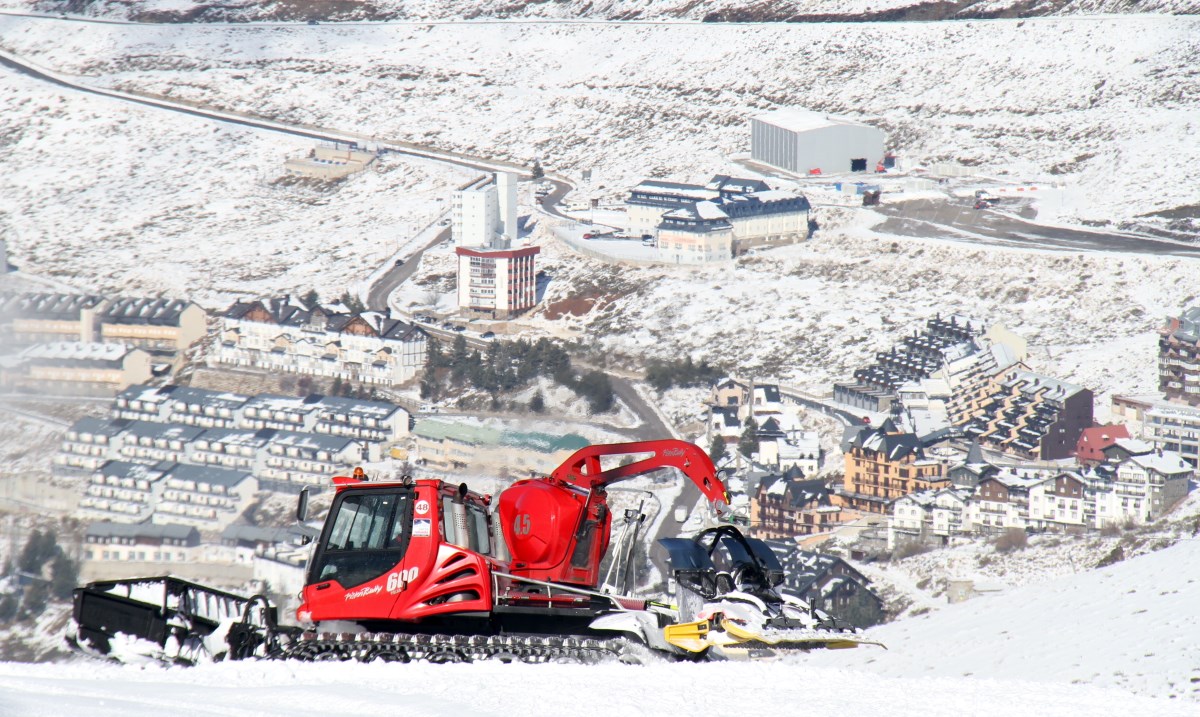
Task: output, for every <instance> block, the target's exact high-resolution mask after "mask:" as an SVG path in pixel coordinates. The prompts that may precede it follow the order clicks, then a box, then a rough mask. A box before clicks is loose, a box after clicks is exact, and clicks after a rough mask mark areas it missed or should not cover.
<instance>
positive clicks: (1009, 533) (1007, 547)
mask: <svg viewBox="0 0 1200 717" xmlns="http://www.w3.org/2000/svg"><path fill="white" fill-rule="evenodd" d="M1028 545H1029V536H1027V535H1026V534H1025V531H1024V530H1022V529H1020V528H1009V529H1008V530H1006V531H1004V533H1002V534H1001V535H1000V536H999V537H997V538H996V552H997V553H1010V552H1012V551H1014V550H1024V549H1025V548H1026V546H1028Z"/></svg>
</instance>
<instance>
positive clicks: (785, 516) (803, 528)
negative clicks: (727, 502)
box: [750, 468, 862, 539]
mask: <svg viewBox="0 0 1200 717" xmlns="http://www.w3.org/2000/svg"><path fill="white" fill-rule="evenodd" d="M861 515H862V513H861V512H860V511H856V510H850V509H847V508H846V506H845V501H843V500H842V499H841V497H840V496H838V495H837V494H836V493H835V492H834V491H833V490H832V489H831V488H830V487H829V486H828V485H827V484H826V482H825V481H824V480H820V479H813V480H805V479H804V475H803V474H802V473H801V472H800V471H799V469H795V468H793V469H791V470H789V471H787V472H785V473H784V474H783V475H771V476H766V477H764V478H762V479H761V480H759V481H758V486H757V488H756V489H755V491H754V492H753V493H752V494H751V496H750V533H751V535H753V536H754V537H756V538H764V539H775V538H793V537H796V536H807V535H817V534H820V533H828V532H829V531H831V530H832V529H833V528H835V527H836V526H838V525H841V524H843V523H847V522H849V521H852V520H855V519H856V518H859V517H861Z"/></svg>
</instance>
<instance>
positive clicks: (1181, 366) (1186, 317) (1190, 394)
mask: <svg viewBox="0 0 1200 717" xmlns="http://www.w3.org/2000/svg"><path fill="white" fill-rule="evenodd" d="M1158 333H1159V339H1158V389H1159V390H1160V391H1162V392H1163V393H1164V394H1166V397H1167V400H1168V401H1175V402H1178V403H1186V404H1188V405H1191V406H1200V306H1193V307H1192V308H1190V309H1187V310H1185V311H1184V312H1183V315H1182V316H1178V317H1175V316H1171V317H1168V318H1167V324H1166V326H1164V327H1163V328H1162V329H1160V330H1159V332H1158Z"/></svg>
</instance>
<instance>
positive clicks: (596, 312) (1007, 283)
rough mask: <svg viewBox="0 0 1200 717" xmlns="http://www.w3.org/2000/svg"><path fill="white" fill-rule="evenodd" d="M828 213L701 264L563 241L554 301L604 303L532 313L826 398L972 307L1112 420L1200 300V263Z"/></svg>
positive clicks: (609, 340)
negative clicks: (962, 239)
mask: <svg viewBox="0 0 1200 717" xmlns="http://www.w3.org/2000/svg"><path fill="white" fill-rule="evenodd" d="M818 211H819V213H820V214H821V217H822V222H823V226H824V227H825V228H823V229H822V231H820V232H818V234H817V236H816V238H815V239H814V240H812V241H810V242H808V243H805V244H802V245H797V246H789V247H784V248H780V249H775V250H772V251H769V252H765V253H762V254H759V255H758V256H754V257H748V258H745V259H742V260H739V261H737V262H736V263H735V262H730V263H726V264H719V265H715V266H709V267H702V268H687V267H629V266H616V265H611V264H601V263H599V262H597V261H595V260H592V259H588V258H585V257H581V256H579V255H577V254H575V253H574V252H572V251H571V250H570V249H569V248H566V247H565V246H564V245H563V244H561V243H559V242H549V243H547V244H546V245H545V246H544V249H543V255H544V264H545V265H546V266H547V267H548V270H549V271H551V273H552V274H553V275H554V276H555V278H556V281H554V282H552V283H551V285H550V289H549V290H548V291H547V295H546V304H547V305H548V306H553V305H554V304H555V302H558V301H561V300H563V299H565V298H566V297H569V296H574V295H578V294H580V293H583V292H587V291H589V290H590V289H589V287H602V288H601V289H600V293H601V295H602V296H603V297H605V300H604V301H602V302H600V303H599V304H598V305H597V307H596V308H594V309H593V310H591V311H590V312H588V313H587V314H585V315H584V316H582V317H577V318H576V317H566V318H561V319H557V320H554V321H550V320H547V319H545V318H544V317H538V316H535V317H533V318H532V319H530V320H529V323H530V324H532V325H533V326H536V327H543V326H545V327H549V328H553V327H557V326H559V325H562V324H569V325H572V326H574V327H575V328H576V330H577V332H578V333H579V334H580V335H583V336H587V337H588V344H589V345H590V346H591V347H592V348H593V349H594V350H595V351H596V352H597V355H604V356H607V357H608V358H609V359H610V360H620V359H621V358H623V357H624V358H626V359H627V360H628V362H629V364H630V365H635V364H636V363H637V362H639V361H641V360H644V359H645V358H650V357H653V358H677V357H679V356H682V355H684V354H690V355H692V356H693V357H695V358H697V359H699V358H706V359H708V360H709V361H711V362H714V363H718V364H721V365H725V366H732V367H736V369H737V370H738V371H741V372H744V373H746V374H749V375H759V376H772V377H781V378H783V379H784V380H785V381H787V382H789V383H794V384H798V385H802V386H808V387H810V388H811V389H813V390H815V391H818V392H823V391H830V390H832V389H831V384H832V382H833V381H834V380H842V379H845V378H847V377H848V376H850V375H851V374H852V373H853V371H854V369H855V368H857V367H859V366H861V365H864V364H866V363H869V362H870V361H871V360H872V359H873V357H874V355H875V353H876V352H878V351H886V350H888V349H889V348H891V347H892V346H893V345H895V344H896V343H897V342H898V341H900V339H901V338H902V337H903V336H904V335H906V334H909V333H911V332H912V331H913V330H916V329H919V328H921V327H922V326H923V325H924V322H925V321H926V320H928V319H929V318H932V317H933V316H934V315H936V314H938V313H942V314H943V315H944V314H948V313H951V312H959V313H963V314H965V315H967V316H971V317H974V318H976V319H978V320H979V321H981V322H983V323H984V324H985V325H991V324H993V323H997V322H998V323H1003V324H1004V325H1006V326H1007V327H1009V328H1010V329H1012V330H1014V331H1016V332H1018V333H1020V334H1022V335H1023V336H1025V337H1026V339H1028V341H1029V344H1030V349H1031V355H1030V358H1029V361H1028V362H1029V364H1030V365H1031V367H1032V368H1034V370H1040V371H1045V372H1048V373H1050V374H1051V375H1055V376H1059V377H1061V378H1064V379H1067V380H1071V381H1075V382H1078V383H1080V384H1082V385H1084V386H1086V387H1088V388H1090V389H1092V390H1093V391H1094V392H1095V393H1096V395H1097V407H1098V408H1097V410H1098V413H1099V414H1100V415H1101V416H1103V415H1106V413H1107V395H1108V394H1110V393H1113V392H1118V393H1119V392H1148V391H1153V390H1154V388H1155V386H1156V385H1157V380H1158V376H1157V372H1156V370H1155V360H1156V359H1155V356H1156V354H1155V351H1156V350H1157V349H1156V347H1157V334H1156V330H1157V328H1158V327H1159V326H1161V324H1162V321H1163V317H1164V316H1167V315H1178V312H1179V310H1180V309H1181V308H1182V307H1183V306H1186V305H1188V303H1189V302H1191V301H1194V298H1195V296H1197V295H1198V294H1200V278H1198V276H1200V274H1198V272H1197V262H1196V261H1195V260H1188V259H1178V258H1170V257H1153V256H1135V255H1115V256H1113V255H1104V254H1080V253H1071V252H1050V251H1031V250H1025V249H1020V248H979V247H977V246H972V245H969V244H959V243H951V242H945V241H937V240H921V239H911V238H906V237H895V236H888V235H886V234H879V233H876V232H875V231H874V230H873V229H872V227H871V225H872V223H873V222H874V221H877V217H876V216H875V215H873V214H872V213H871V212H869V211H866V210H853V211H850V212H845V213H842V214H838V213H834V212H833V211H832V210H830V209H828V208H820V209H819V210H818ZM1079 307H1088V310H1087V311H1080V310H1078V309H1079ZM548 330H549V329H548Z"/></svg>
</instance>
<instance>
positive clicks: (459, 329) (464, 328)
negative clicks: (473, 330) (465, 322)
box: [453, 324, 467, 332]
mask: <svg viewBox="0 0 1200 717" xmlns="http://www.w3.org/2000/svg"><path fill="white" fill-rule="evenodd" d="M453 330H454V331H458V332H462V331H466V330H467V327H466V326H462V325H461V324H459V325H456V326H455V327H454V329H453Z"/></svg>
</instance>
